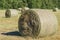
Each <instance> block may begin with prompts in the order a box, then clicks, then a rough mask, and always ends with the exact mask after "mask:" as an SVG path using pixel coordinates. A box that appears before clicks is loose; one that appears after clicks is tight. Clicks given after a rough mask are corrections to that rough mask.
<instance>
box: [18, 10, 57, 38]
mask: <svg viewBox="0 0 60 40" xmlns="http://www.w3.org/2000/svg"><path fill="white" fill-rule="evenodd" d="M57 27H58V23H57V19H56V16H55V15H54V14H53V12H52V11H47V10H40V9H30V10H26V11H25V12H24V13H23V14H22V15H21V16H20V18H19V21H18V28H19V32H20V34H21V35H23V36H32V37H35V38H37V37H45V36H50V35H52V34H54V33H55V32H56V31H57Z"/></svg>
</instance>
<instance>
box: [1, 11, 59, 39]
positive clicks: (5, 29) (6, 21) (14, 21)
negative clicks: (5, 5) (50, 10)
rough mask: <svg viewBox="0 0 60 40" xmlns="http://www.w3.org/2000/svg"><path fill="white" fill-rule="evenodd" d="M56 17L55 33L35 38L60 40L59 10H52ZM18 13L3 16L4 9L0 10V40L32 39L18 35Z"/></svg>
mask: <svg viewBox="0 0 60 40" xmlns="http://www.w3.org/2000/svg"><path fill="white" fill-rule="evenodd" d="M54 14H55V15H56V17H57V19H58V24H59V26H58V30H57V32H56V34H54V35H53V36H49V37H44V38H39V39H36V40H60V12H54ZM19 17H20V14H18V16H15V17H11V18H5V10H0V40H33V39H32V38H30V37H27V38H24V37H21V36H19V32H18V19H19Z"/></svg>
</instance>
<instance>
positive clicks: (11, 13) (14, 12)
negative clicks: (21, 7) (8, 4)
mask: <svg viewBox="0 0 60 40" xmlns="http://www.w3.org/2000/svg"><path fill="white" fill-rule="evenodd" d="M17 15H18V11H17V10H16V9H7V10H6V12H5V17H12V16H17Z"/></svg>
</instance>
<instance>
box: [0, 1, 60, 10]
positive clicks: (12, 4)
mask: <svg viewBox="0 0 60 40" xmlns="http://www.w3.org/2000/svg"><path fill="white" fill-rule="evenodd" d="M25 6H26V7H29V8H42V9H51V8H55V7H58V8H60V0H0V9H8V8H13V9H16V8H20V7H25Z"/></svg>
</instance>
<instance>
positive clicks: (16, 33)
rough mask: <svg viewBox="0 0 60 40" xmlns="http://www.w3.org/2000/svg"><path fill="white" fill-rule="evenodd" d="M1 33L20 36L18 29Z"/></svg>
mask: <svg viewBox="0 0 60 40" xmlns="http://www.w3.org/2000/svg"><path fill="white" fill-rule="evenodd" d="M1 34H2V35H8V36H21V35H20V34H19V32H18V31H12V32H6V33H1Z"/></svg>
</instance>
